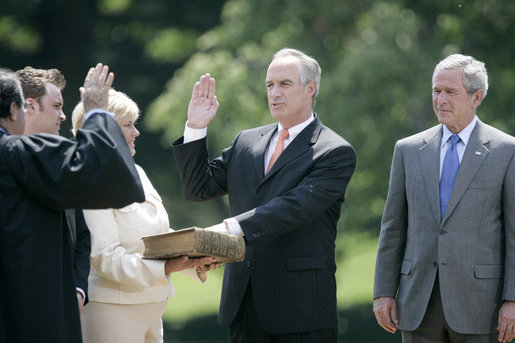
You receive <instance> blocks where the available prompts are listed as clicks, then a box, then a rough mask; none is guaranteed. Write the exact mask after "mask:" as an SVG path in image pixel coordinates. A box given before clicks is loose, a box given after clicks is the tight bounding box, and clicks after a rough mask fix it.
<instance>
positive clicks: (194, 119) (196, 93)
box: [188, 74, 218, 129]
mask: <svg viewBox="0 0 515 343" xmlns="http://www.w3.org/2000/svg"><path fill="white" fill-rule="evenodd" d="M216 111H218V100H217V99H216V95H215V79H214V78H212V77H211V75H209V74H204V75H202V76H201V77H200V80H199V81H197V82H196V83H195V86H193V94H192V95H191V100H190V104H189V105H188V126H189V127H191V128H193V129H203V128H205V127H207V125H208V124H209V123H210V122H211V120H212V119H213V118H214V117H215V115H216Z"/></svg>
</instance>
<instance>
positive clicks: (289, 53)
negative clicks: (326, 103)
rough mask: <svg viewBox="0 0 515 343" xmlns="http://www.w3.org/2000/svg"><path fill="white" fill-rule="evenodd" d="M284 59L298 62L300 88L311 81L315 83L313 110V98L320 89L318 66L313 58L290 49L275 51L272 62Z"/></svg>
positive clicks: (319, 69) (320, 71) (319, 70)
mask: <svg viewBox="0 0 515 343" xmlns="http://www.w3.org/2000/svg"><path fill="white" fill-rule="evenodd" d="M285 57H295V58H297V59H298V60H299V61H300V82H301V83H302V86H305V85H307V84H308V83H310V82H312V81H315V82H316V91H315V94H313V108H315V102H316V100H315V98H316V96H317V95H318V91H319V89H320V77H321V74H322V69H321V68H320V65H319V64H318V62H317V61H316V60H315V59H314V58H313V57H311V56H308V55H306V54H305V53H304V52H303V51H300V50H296V49H290V48H284V49H281V50H279V51H277V52H276V53H275V54H274V58H273V59H272V62H273V61H275V60H276V59H279V58H285Z"/></svg>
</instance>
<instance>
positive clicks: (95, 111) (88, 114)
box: [84, 108, 114, 121]
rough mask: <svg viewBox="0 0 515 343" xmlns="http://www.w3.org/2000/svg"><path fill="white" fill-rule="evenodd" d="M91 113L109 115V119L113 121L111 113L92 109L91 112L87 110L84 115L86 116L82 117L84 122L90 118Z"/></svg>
mask: <svg viewBox="0 0 515 343" xmlns="http://www.w3.org/2000/svg"><path fill="white" fill-rule="evenodd" d="M93 113H105V114H109V115H110V116H111V117H113V119H114V114H113V113H111V112H108V111H106V110H102V109H100V108H94V109H92V110H89V111H88V113H86V115H85V116H84V121H86V120H88V118H89V117H91V115H92V114H93Z"/></svg>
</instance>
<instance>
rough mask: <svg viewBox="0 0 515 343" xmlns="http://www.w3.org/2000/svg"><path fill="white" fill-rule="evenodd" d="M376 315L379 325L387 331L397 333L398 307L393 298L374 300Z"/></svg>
mask: <svg viewBox="0 0 515 343" xmlns="http://www.w3.org/2000/svg"><path fill="white" fill-rule="evenodd" d="M374 315H375V317H376V320H377V323H378V324H379V325H380V326H381V327H382V328H383V329H385V330H386V331H388V332H390V333H395V331H397V326H396V325H397V324H398V320H397V306H396V303H395V300H394V299H393V298H388V297H385V298H377V299H375V300H374Z"/></svg>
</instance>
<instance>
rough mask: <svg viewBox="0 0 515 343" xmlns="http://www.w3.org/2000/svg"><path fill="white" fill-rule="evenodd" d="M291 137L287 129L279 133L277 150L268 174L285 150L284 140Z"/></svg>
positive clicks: (269, 164)
mask: <svg viewBox="0 0 515 343" xmlns="http://www.w3.org/2000/svg"><path fill="white" fill-rule="evenodd" d="M288 137H290V133H289V132H288V130H287V129H285V130H281V131H279V138H278V139H277V143H276V144H275V150H274V153H273V154H272V158H270V162H269V163H268V168H267V170H266V173H265V175H266V174H268V172H269V171H270V169H272V167H273V166H274V163H275V161H277V159H278V158H279V156H280V155H281V154H282V152H283V150H284V140H285V139H287V138H288Z"/></svg>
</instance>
